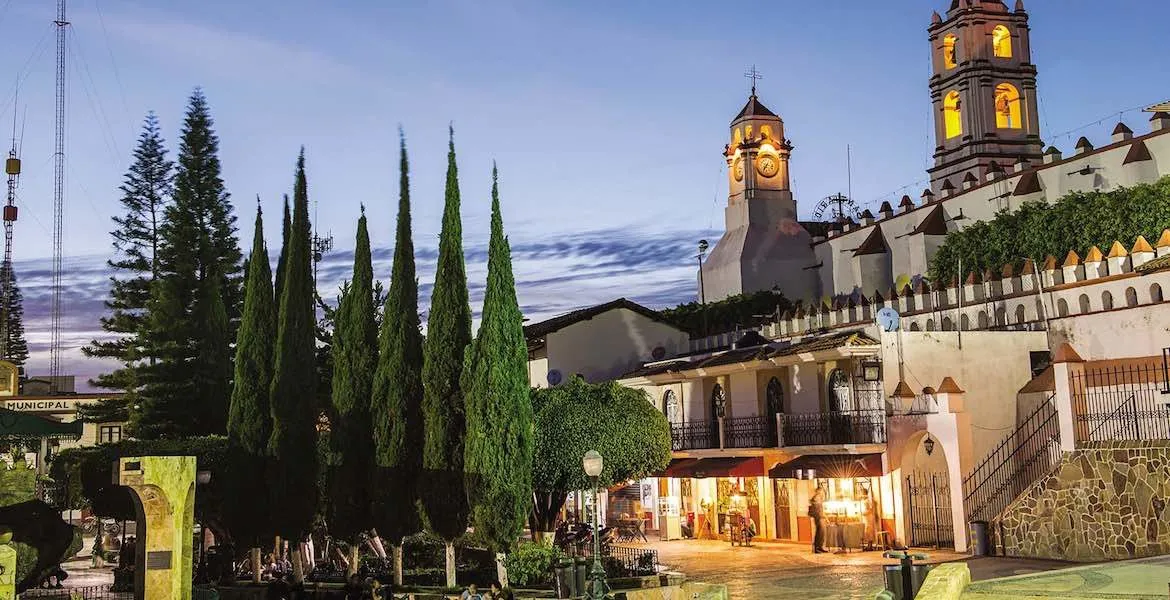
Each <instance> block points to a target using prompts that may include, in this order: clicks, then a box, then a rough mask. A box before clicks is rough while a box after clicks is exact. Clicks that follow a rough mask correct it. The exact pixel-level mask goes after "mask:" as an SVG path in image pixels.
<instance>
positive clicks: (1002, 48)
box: [991, 25, 1012, 58]
mask: <svg viewBox="0 0 1170 600" xmlns="http://www.w3.org/2000/svg"><path fill="white" fill-rule="evenodd" d="M991 51H992V53H994V54H995V57H996V58H1011V57H1012V34H1011V32H1009V31H1008V28H1007V27H1004V26H1003V25H996V26H995V29H992V30H991Z"/></svg>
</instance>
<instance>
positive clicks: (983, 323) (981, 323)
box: [975, 310, 987, 329]
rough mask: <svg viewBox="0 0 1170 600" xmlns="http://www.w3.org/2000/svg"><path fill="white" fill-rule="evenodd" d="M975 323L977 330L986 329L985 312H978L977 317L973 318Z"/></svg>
mask: <svg viewBox="0 0 1170 600" xmlns="http://www.w3.org/2000/svg"><path fill="white" fill-rule="evenodd" d="M975 323H976V325H977V326H978V327H979V329H987V312H986V311H982V310H981V311H979V315H978V316H976V317H975Z"/></svg>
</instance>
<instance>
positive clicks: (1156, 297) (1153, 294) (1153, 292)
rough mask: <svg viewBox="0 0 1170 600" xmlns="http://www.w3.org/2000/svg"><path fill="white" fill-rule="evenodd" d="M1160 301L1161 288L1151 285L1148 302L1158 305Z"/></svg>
mask: <svg viewBox="0 0 1170 600" xmlns="http://www.w3.org/2000/svg"><path fill="white" fill-rule="evenodd" d="M1161 301H1162V286H1160V285H1158V284H1156V283H1155V284H1153V285H1151V286H1150V302H1152V303H1154V304H1158V303H1159V302H1161Z"/></svg>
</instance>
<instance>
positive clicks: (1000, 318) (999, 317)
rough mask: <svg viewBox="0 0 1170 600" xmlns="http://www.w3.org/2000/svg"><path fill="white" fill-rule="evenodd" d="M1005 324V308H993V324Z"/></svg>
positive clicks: (1006, 322)
mask: <svg viewBox="0 0 1170 600" xmlns="http://www.w3.org/2000/svg"><path fill="white" fill-rule="evenodd" d="M1007 324H1008V321H1007V309H1006V308H1004V307H1002V306H1001V307H999V308H997V309H995V325H996V326H997V327H999V326H1003V325H1007Z"/></svg>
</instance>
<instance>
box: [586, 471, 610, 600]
mask: <svg viewBox="0 0 1170 600" xmlns="http://www.w3.org/2000/svg"><path fill="white" fill-rule="evenodd" d="M581 464H582V466H583V467H584V468H585V475H587V476H588V477H589V482H590V483H591V484H592V485H593V569H592V570H591V571H590V572H589V591H588V594H587V597H588V598H589V599H590V600H603V599H604V598H605V596H606V593H608V592H609V585H608V584H607V583H606V582H605V568H604V567H602V566H601V528H600V516H601V511H600V507H599V506H598V504H597V502H598V499H597V478H598V477H600V476H601V469H602V468H603V467H604V466H605V461H604V460H603V459H602V458H601V454H600V453H599V452H598V451H596V450H590V451H588V452H586V453H585V457H584V458H582V459H581Z"/></svg>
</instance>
